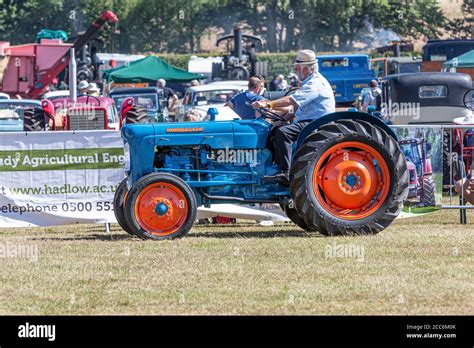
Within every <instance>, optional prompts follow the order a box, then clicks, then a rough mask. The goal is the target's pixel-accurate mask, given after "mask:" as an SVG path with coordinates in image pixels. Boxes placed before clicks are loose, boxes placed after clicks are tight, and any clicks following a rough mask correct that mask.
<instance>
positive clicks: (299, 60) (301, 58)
mask: <svg viewBox="0 0 474 348" xmlns="http://www.w3.org/2000/svg"><path fill="white" fill-rule="evenodd" d="M297 64H300V65H312V64H316V53H314V52H313V51H311V50H301V51H298V52H297V53H296V59H295V63H294V65H297Z"/></svg>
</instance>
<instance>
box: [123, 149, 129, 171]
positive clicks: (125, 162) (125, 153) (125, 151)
mask: <svg viewBox="0 0 474 348" xmlns="http://www.w3.org/2000/svg"><path fill="white" fill-rule="evenodd" d="M123 165H124V169H125V174H127V175H128V172H129V171H130V145H129V144H128V142H125V143H124V146H123Z"/></svg>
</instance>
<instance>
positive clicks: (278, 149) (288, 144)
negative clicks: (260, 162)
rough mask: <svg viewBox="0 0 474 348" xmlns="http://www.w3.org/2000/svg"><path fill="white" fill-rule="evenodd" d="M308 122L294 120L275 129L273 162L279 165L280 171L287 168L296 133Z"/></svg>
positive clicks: (296, 136)
mask: <svg viewBox="0 0 474 348" xmlns="http://www.w3.org/2000/svg"><path fill="white" fill-rule="evenodd" d="M309 122H310V121H301V122H296V123H292V124H289V125H285V126H281V127H278V128H277V129H276V130H275V138H274V146H275V163H276V164H278V165H279V166H280V168H281V170H282V171H288V170H289V168H290V161H291V148H292V145H293V143H294V142H295V141H296V139H297V138H298V134H300V132H301V130H302V129H303V128H304V127H305V126H306V125H307V124H308V123H309Z"/></svg>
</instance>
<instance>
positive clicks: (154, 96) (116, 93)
mask: <svg viewBox="0 0 474 348" xmlns="http://www.w3.org/2000/svg"><path fill="white" fill-rule="evenodd" d="M109 96H110V98H112V99H113V100H114V101H115V105H117V107H118V108H120V107H121V105H122V104H123V101H124V100H125V99H126V98H128V97H132V98H133V100H134V103H135V105H136V106H137V107H141V108H144V109H146V113H147V122H163V121H166V120H165V119H164V118H165V117H164V115H163V110H162V107H161V105H162V101H161V98H162V90H161V89H160V88H158V87H137V88H133V87H132V88H126V87H121V88H114V89H113V90H112V91H111V92H110V93H109ZM120 111H121V110H120V109H119V113H120Z"/></svg>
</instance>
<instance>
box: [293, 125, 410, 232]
mask: <svg viewBox="0 0 474 348" xmlns="http://www.w3.org/2000/svg"><path fill="white" fill-rule="evenodd" d="M408 177H409V174H408V169H407V164H406V160H405V157H404V155H403V153H402V152H401V150H400V147H399V145H398V143H397V141H396V140H395V139H394V138H393V137H391V136H390V135H388V134H387V133H386V132H385V131H384V130H382V129H380V128H378V127H376V126H374V125H372V124H370V123H368V122H365V121H362V120H350V119H343V120H338V121H335V122H331V123H328V124H326V125H323V126H321V127H320V128H319V129H317V130H316V131H315V132H313V133H312V134H310V135H309V136H308V137H307V138H306V139H305V141H304V143H303V144H302V145H301V146H300V148H299V149H298V151H297V152H296V154H295V156H294V158H293V163H292V166H291V170H290V192H291V196H292V198H293V200H294V203H295V208H296V210H297V211H298V213H299V214H300V216H301V217H302V218H303V220H304V221H305V223H306V224H307V225H308V226H309V227H310V228H314V229H316V230H317V231H319V232H320V233H322V234H324V235H329V236H335V235H365V234H376V233H378V232H380V231H382V230H383V229H385V228H386V227H388V226H389V225H390V223H391V222H392V221H393V220H394V219H395V218H396V217H397V216H398V214H399V213H400V210H401V208H402V205H403V201H404V200H405V199H406V197H407V195H408Z"/></svg>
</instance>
